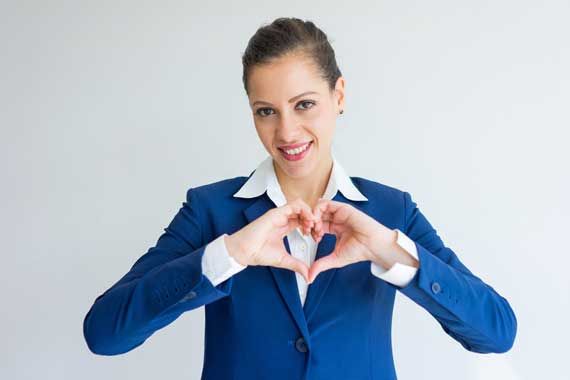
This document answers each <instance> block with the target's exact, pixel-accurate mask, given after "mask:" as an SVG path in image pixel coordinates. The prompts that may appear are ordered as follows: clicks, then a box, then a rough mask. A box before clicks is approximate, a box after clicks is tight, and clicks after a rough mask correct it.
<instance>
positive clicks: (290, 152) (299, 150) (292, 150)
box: [285, 143, 310, 154]
mask: <svg viewBox="0 0 570 380" xmlns="http://www.w3.org/2000/svg"><path fill="white" fill-rule="evenodd" d="M309 144H310V143H307V144H305V145H303V146H300V147H298V148H295V149H291V150H285V152H287V154H299V153H301V152H303V151H304V150H305V149H307V148H308V147H309Z"/></svg>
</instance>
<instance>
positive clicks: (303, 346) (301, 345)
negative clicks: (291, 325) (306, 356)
mask: <svg viewBox="0 0 570 380" xmlns="http://www.w3.org/2000/svg"><path fill="white" fill-rule="evenodd" d="M295 348H296V349H297V351H299V352H307V351H308V348H307V342H305V339H303V337H300V338H299V339H297V341H296V342H295Z"/></svg>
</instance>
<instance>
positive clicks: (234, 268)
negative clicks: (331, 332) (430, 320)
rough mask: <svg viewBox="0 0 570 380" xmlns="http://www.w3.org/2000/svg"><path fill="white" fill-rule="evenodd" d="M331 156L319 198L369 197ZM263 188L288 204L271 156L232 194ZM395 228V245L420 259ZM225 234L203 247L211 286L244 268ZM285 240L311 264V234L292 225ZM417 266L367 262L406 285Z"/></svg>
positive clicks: (302, 293) (300, 281) (303, 288)
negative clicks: (233, 252)
mask: <svg viewBox="0 0 570 380" xmlns="http://www.w3.org/2000/svg"><path fill="white" fill-rule="evenodd" d="M331 156H332V159H333V167H332V171H331V175H330V178H329V182H328V184H327V187H326V190H325V192H324V194H323V196H322V198H325V199H329V200H330V199H332V198H333V197H334V196H335V195H336V193H337V191H340V192H341V193H342V195H344V196H345V197H346V198H347V199H351V200H368V198H366V197H365V196H364V195H363V194H362V193H361V192H360V191H359V190H358V189H357V188H356V186H355V185H354V184H353V183H352V180H351V179H350V177H349V176H348V175H347V174H346V173H345V171H344V169H343V168H342V166H341V165H340V164H339V162H338V160H336V158H335V156H334V154H332V153H331ZM265 191H267V195H268V196H269V198H270V199H271V200H272V201H273V203H275V205H276V206H277V207H281V206H283V205H285V204H286V203H287V200H286V198H285V195H284V194H283V191H282V190H281V186H280V185H279V182H278V181H277V176H276V175H275V169H274V167H273V158H272V157H271V156H268V157H267V158H266V159H265V160H263V161H262V162H261V163H260V164H259V166H258V167H257V168H256V169H255V171H254V173H253V174H252V175H251V177H250V178H249V179H248V180H247V181H246V182H245V183H244V184H243V186H242V187H241V188H240V189H239V190H238V191H237V192H236V193H235V194H234V195H233V196H234V197H240V198H252V197H257V196H259V195H261V194H263V193H264V192H265ZM395 231H396V232H397V240H396V242H397V244H398V245H399V246H400V247H402V248H403V249H404V250H405V251H406V252H408V253H410V254H411V255H412V256H413V257H414V258H415V259H416V260H419V259H418V253H417V249H416V245H415V243H414V242H413V241H412V240H411V239H410V238H409V237H408V236H406V235H405V234H404V233H403V232H401V231H400V230H398V229H395ZM224 236H227V234H223V235H221V236H219V237H218V238H216V239H214V240H213V241H211V242H210V243H209V244H208V245H207V246H206V248H205V251H204V255H203V257H202V273H203V274H204V275H205V276H206V277H207V278H208V279H209V280H210V282H211V283H212V284H213V285H214V286H216V285H218V284H220V283H221V282H223V281H225V280H227V279H228V278H230V277H231V276H233V275H234V274H236V273H238V272H240V271H241V270H243V269H245V268H246V267H247V265H241V264H240V263H238V262H237V261H236V260H235V259H234V258H233V257H232V256H230V255H229V253H228V250H227V247H226V244H225V241H224ZM287 240H288V242H289V248H290V251H291V255H292V256H293V257H296V258H297V259H299V260H302V261H304V262H305V263H307V266H309V267H310V266H311V264H312V263H313V262H314V261H315V256H316V252H317V243H316V242H315V240H314V239H313V237H312V236H310V235H309V236H303V234H302V233H301V230H300V229H299V228H295V229H294V230H292V231H291V232H290V233H289V234H287ZM417 269H418V268H415V267H412V266H409V265H404V264H401V263H398V262H397V263H395V264H394V265H393V266H392V267H391V268H390V269H389V270H386V269H385V268H383V267H382V266H380V265H378V264H376V263H375V262H373V261H371V262H370V271H371V272H372V274H373V275H375V276H376V277H378V278H380V279H382V280H384V281H387V282H390V283H392V284H394V285H396V286H400V287H403V286H406V285H407V284H408V283H409V282H410V281H411V280H412V278H413V277H414V275H415V274H416V271H417ZM295 275H296V277H297V286H298V288H299V297H300V298H301V304H302V305H304V303H305V298H306V296H307V287H308V286H307V282H306V281H305V279H304V278H303V276H302V275H300V274H299V273H297V272H295Z"/></svg>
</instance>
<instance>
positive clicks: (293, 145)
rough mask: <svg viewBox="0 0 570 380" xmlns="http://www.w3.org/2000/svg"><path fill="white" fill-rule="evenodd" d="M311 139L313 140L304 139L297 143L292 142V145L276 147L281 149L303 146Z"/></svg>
mask: <svg viewBox="0 0 570 380" xmlns="http://www.w3.org/2000/svg"><path fill="white" fill-rule="evenodd" d="M311 141H313V140H309V141H305V142H301V143H297V144H292V145H281V146H279V147H277V148H279V149H281V150H290V149H295V148H298V147H300V146H303V145H305V144H308V143H310V142H311Z"/></svg>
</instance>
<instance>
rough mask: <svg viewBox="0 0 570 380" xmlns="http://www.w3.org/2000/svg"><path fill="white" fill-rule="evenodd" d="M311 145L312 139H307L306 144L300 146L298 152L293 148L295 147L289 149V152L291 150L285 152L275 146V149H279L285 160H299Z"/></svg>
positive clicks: (309, 149) (308, 150)
mask: <svg viewBox="0 0 570 380" xmlns="http://www.w3.org/2000/svg"><path fill="white" fill-rule="evenodd" d="M312 146H313V140H311V141H309V143H308V144H306V145H305V146H304V147H302V149H303V150H302V151H300V152H299V151H297V150H295V149H291V150H289V151H290V152H291V151H293V153H287V152H286V151H285V150H283V149H282V148H277V149H279V151H280V152H281V155H282V156H283V157H284V158H285V159H286V160H287V161H299V160H302V159H303V158H304V157H305V156H306V155H307V154H308V153H309V152H310V151H311V148H312ZM297 149H298V148H297Z"/></svg>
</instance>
